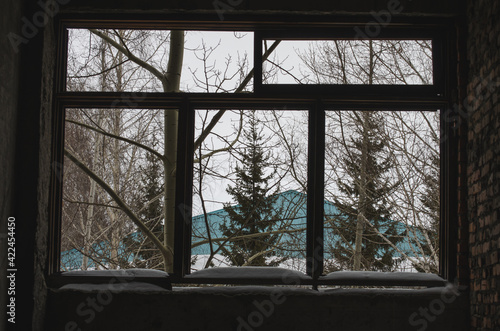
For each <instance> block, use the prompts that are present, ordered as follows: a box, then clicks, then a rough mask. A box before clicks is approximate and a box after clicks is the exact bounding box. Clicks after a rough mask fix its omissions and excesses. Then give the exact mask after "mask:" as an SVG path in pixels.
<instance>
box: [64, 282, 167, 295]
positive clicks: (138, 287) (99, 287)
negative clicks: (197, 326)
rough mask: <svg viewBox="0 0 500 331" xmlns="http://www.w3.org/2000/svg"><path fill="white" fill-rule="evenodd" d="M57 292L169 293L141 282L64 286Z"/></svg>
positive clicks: (156, 286) (159, 287)
mask: <svg viewBox="0 0 500 331" xmlns="http://www.w3.org/2000/svg"><path fill="white" fill-rule="evenodd" d="M59 290H72V291H81V292H106V291H110V292H112V293H119V292H170V291H169V290H166V289H164V288H163V287H161V286H158V285H154V284H149V283H141V282H131V283H115V284H66V285H64V286H62V287H61V288H60V289H59Z"/></svg>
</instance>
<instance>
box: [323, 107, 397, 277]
mask: <svg viewBox="0 0 500 331" xmlns="http://www.w3.org/2000/svg"><path fill="white" fill-rule="evenodd" d="M354 124H355V127H356V130H355V131H356V132H355V133H354V134H353V137H351V145H350V146H349V147H347V146H345V147H346V148H348V149H349V151H348V152H347V153H346V155H345V156H344V157H343V158H342V161H343V163H344V165H343V166H344V169H345V171H346V174H347V177H348V178H347V180H344V179H339V180H338V187H339V190H340V192H341V193H343V194H344V195H345V196H346V197H349V199H344V201H342V202H341V201H339V200H338V199H336V200H335V202H334V204H335V206H336V207H337V208H338V210H339V215H338V216H337V217H334V219H333V220H330V221H331V222H333V224H334V228H336V233H337V238H338V240H336V242H335V243H334V244H333V251H332V255H333V258H334V259H335V261H336V262H337V265H338V268H339V269H347V270H371V271H375V270H379V271H392V270H394V268H395V266H396V265H395V261H394V257H395V250H394V249H393V248H391V246H390V245H388V244H387V242H386V241H384V240H383V239H382V238H381V236H380V235H379V233H378V232H380V233H381V234H383V235H384V237H386V238H387V239H388V240H390V241H391V242H392V243H394V244H396V243H397V242H398V241H400V240H401V236H400V235H401V234H402V233H399V232H401V230H402V229H399V228H398V227H397V223H396V222H394V221H391V207H390V206H389V205H388V203H387V201H386V197H387V195H388V194H390V192H391V191H392V190H393V187H394V185H397V184H393V185H392V186H391V185H389V184H388V183H387V181H386V180H384V174H386V172H387V171H389V169H390V168H391V167H392V166H393V165H392V163H391V161H390V159H389V158H388V157H384V152H385V149H386V147H387V141H386V140H385V139H384V138H383V135H382V130H383V117H382V116H380V115H379V114H377V113H376V112H374V111H364V112H362V113H355V116H354ZM367 222H369V223H370V224H371V225H370V224H368V223H367Z"/></svg>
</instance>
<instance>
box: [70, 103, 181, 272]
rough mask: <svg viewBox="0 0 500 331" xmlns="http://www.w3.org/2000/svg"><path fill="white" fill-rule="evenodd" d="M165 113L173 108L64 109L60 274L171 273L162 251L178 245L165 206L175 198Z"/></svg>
mask: <svg viewBox="0 0 500 331" xmlns="http://www.w3.org/2000/svg"><path fill="white" fill-rule="evenodd" d="M165 112H175V110H151V109H148V110H144V109H67V110H66V125H65V142H64V147H65V150H66V157H65V159H64V176H63V207H62V247H61V252H62V253H61V270H94V269H123V268H138V267H140V268H153V269H161V270H165V268H167V269H168V268H170V266H169V265H168V266H167V267H166V266H165V263H164V255H162V254H161V251H160V246H171V245H172V244H171V243H167V244H165V236H164V232H169V233H173V218H172V217H171V216H170V214H169V213H168V208H167V212H165V211H164V204H165V201H166V200H165V199H167V200H168V199H169V198H170V200H172V199H173V196H174V193H175V191H172V189H170V187H171V186H172V180H171V179H169V177H166V176H165V172H167V173H168V172H170V171H171V170H172V169H165V168H164V162H163V159H165V156H164V155H167V154H169V153H171V152H172V151H169V150H168V151H165V149H164V141H165V140H164V114H165ZM173 152H175V150H174V151H173ZM174 161H175V159H174ZM165 164H167V166H168V167H175V162H173V163H172V165H171V166H170V165H169V163H165ZM84 168H86V169H87V172H85V169H84ZM89 173H90V174H89ZM165 178H167V183H166V186H167V194H165V190H164V187H165ZM106 188H107V189H106ZM165 215H166V216H165ZM165 219H167V226H166V227H165ZM139 225H143V227H145V228H147V229H148V230H147V231H144V230H143V229H141V228H140V226H139ZM148 231H149V232H150V233H149V234H148V233H147V232H148ZM153 238H154V239H153ZM169 238H170V237H169ZM155 239H156V241H155ZM168 240H170V241H172V240H171V239H168ZM164 250H165V249H164ZM167 258H168V259H171V256H167ZM169 262H171V261H170V260H169V261H168V262H167V264H168V263H169Z"/></svg>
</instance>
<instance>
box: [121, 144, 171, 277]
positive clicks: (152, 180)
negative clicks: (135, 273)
mask: <svg viewBox="0 0 500 331" xmlns="http://www.w3.org/2000/svg"><path fill="white" fill-rule="evenodd" d="M153 139H154V138H153ZM157 144H158V142H157V141H156V140H155V139H154V140H153V145H154V147H156V145H157ZM140 169H141V180H142V181H141V182H142V184H143V185H144V186H143V187H142V189H141V195H140V199H139V201H138V203H137V210H139V212H138V213H137V216H138V217H139V218H140V219H141V220H142V221H143V222H144V224H145V225H146V226H147V227H148V228H150V229H151V231H152V232H153V233H154V234H155V236H156V237H157V238H158V239H160V241H161V240H162V238H163V224H162V222H161V221H162V215H163V199H162V198H161V196H160V194H162V192H163V185H162V171H163V169H162V163H161V161H159V160H158V159H157V158H156V156H154V155H152V154H150V153H148V154H146V164H145V165H144V166H141V167H140ZM124 244H125V247H126V249H127V250H128V251H129V252H131V253H133V255H134V256H135V259H134V260H135V261H134V262H135V266H136V267H139V268H152V269H159V270H164V261H163V257H162V255H161V254H160V253H159V251H158V248H157V247H156V245H154V244H153V242H151V240H149V239H148V238H147V237H146V236H145V235H144V234H143V233H141V232H140V231H138V232H136V233H134V234H132V235H131V236H129V237H128V238H126V239H125V240H124Z"/></svg>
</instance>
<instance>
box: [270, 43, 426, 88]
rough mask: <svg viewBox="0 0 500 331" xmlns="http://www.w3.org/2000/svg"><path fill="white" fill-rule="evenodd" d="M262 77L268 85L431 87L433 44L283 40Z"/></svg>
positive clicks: (272, 55) (272, 54)
mask: <svg viewBox="0 0 500 331" xmlns="http://www.w3.org/2000/svg"><path fill="white" fill-rule="evenodd" d="M274 42H276V41H275V40H264V41H263V43H264V45H263V52H266V50H267V49H268V48H270V46H271V45H272V44H273V43H274ZM262 72H263V73H262V79H263V83H264V84H364V85H429V84H432V83H433V62H432V41H431V40H358V39H356V40H282V41H280V43H279V45H278V47H277V48H276V49H275V50H274V51H273V53H271V55H270V56H269V58H268V59H267V60H266V61H264V63H263V69H262Z"/></svg>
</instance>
